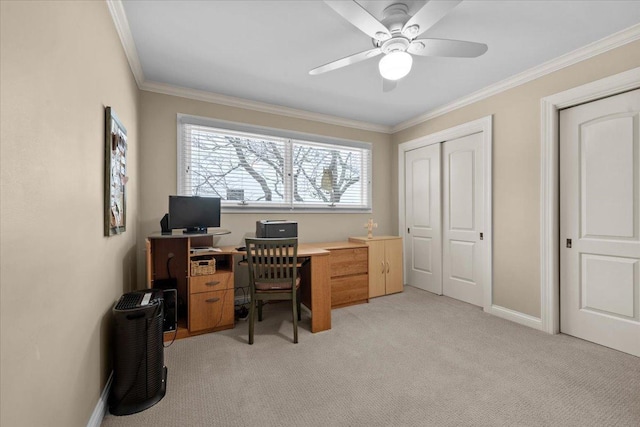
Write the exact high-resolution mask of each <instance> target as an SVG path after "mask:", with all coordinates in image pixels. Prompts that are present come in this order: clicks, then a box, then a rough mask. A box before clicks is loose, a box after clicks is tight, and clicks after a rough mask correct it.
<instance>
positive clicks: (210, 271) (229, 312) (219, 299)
mask: <svg viewBox="0 0 640 427" xmlns="http://www.w3.org/2000/svg"><path fill="white" fill-rule="evenodd" d="M214 237H215V236H213V235H193V236H190V235H184V234H183V235H160V234H157V235H153V236H149V237H148V238H147V242H146V244H147V287H149V288H159V289H166V288H175V289H177V293H178V299H177V311H178V331H177V337H178V338H184V337H187V336H190V335H193V334H197V333H202V332H212V331H218V330H221V329H228V328H233V326H234V272H233V270H234V268H233V255H232V254H230V253H228V252H227V253H219V252H217V251H213V250H203V249H201V248H205V247H212V246H213V239H214ZM203 266H206V267H203ZM214 266H215V267H214ZM201 273H204V274H201ZM169 338H172V336H171V337H169Z"/></svg>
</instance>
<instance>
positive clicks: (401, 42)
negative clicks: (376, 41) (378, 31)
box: [380, 36, 411, 55]
mask: <svg viewBox="0 0 640 427" xmlns="http://www.w3.org/2000/svg"><path fill="white" fill-rule="evenodd" d="M409 44H411V42H410V41H409V39H408V38H406V37H404V36H394V37H391V38H390V39H389V40H387V41H385V42H383V43H382V45H381V46H380V48H381V49H382V52H383V53H384V54H385V55H386V54H387V53H391V52H406V50H407V49H408V48H409Z"/></svg>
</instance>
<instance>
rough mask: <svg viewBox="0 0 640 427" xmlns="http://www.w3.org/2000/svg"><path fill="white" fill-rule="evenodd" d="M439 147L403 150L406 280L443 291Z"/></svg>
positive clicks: (439, 291)
mask: <svg viewBox="0 0 640 427" xmlns="http://www.w3.org/2000/svg"><path fill="white" fill-rule="evenodd" d="M440 146H441V144H432V145H428V146H426V147H422V148H418V149H415V150H411V151H407V152H406V153H405V223H406V226H407V229H406V230H405V239H404V243H405V262H406V263H407V265H406V271H407V275H408V277H407V283H408V284H410V285H411V286H415V287H417V288H421V289H424V290H427V291H429V292H434V293H436V294H438V295H440V294H442V251H441V246H442V238H441V233H442V229H441V216H440V212H441V203H440Z"/></svg>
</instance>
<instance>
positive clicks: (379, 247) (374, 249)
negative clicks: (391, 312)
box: [367, 240, 387, 298]
mask: <svg viewBox="0 0 640 427" xmlns="http://www.w3.org/2000/svg"><path fill="white" fill-rule="evenodd" d="M367 244H368V245H369V298H374V297H379V296H381V295H384V294H385V275H386V274H387V265H386V264H385V258H384V241H383V240H378V241H373V242H367Z"/></svg>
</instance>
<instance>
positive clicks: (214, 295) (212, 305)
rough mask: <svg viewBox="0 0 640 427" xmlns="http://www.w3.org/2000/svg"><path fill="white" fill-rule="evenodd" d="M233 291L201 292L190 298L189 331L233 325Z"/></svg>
mask: <svg viewBox="0 0 640 427" xmlns="http://www.w3.org/2000/svg"><path fill="white" fill-rule="evenodd" d="M233 297H234V295H233V290H230V289H227V290H224V291H213V292H201V293H199V294H192V295H190V296H189V331H190V332H197V331H203V330H206V329H214V328H220V327H222V326H227V325H232V324H233Z"/></svg>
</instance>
